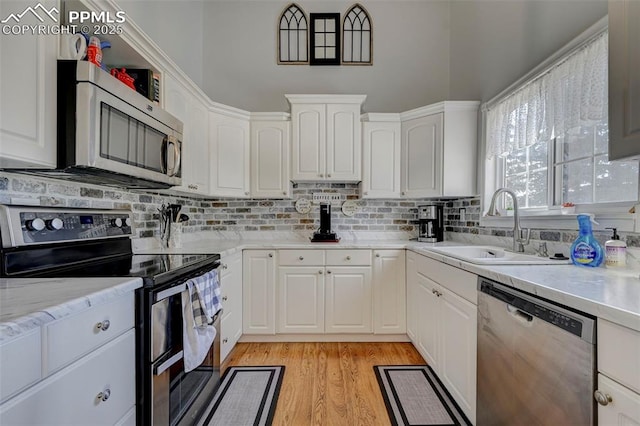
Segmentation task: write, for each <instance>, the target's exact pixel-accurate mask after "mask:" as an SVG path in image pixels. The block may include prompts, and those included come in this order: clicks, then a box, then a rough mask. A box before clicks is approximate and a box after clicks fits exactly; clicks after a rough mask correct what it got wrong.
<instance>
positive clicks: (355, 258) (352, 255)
mask: <svg viewBox="0 0 640 426" xmlns="http://www.w3.org/2000/svg"><path fill="white" fill-rule="evenodd" d="M369 265H371V250H327V266H369Z"/></svg>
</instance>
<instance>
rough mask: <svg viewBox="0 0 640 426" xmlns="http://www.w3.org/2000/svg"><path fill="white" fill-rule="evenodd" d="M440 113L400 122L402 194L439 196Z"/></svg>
mask: <svg viewBox="0 0 640 426" xmlns="http://www.w3.org/2000/svg"><path fill="white" fill-rule="evenodd" d="M442 133H443V114H442V113H440V114H433V115H429V116H426V117H420V118H415V119H412V120H408V121H405V122H403V123H402V150H403V152H402V195H403V196H404V197H409V198H419V197H435V196H439V195H442Z"/></svg>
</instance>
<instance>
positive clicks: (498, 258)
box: [429, 246, 569, 265]
mask: <svg viewBox="0 0 640 426" xmlns="http://www.w3.org/2000/svg"><path fill="white" fill-rule="evenodd" d="M429 250H431V251H434V252H436V253H440V254H444V255H447V256H451V257H455V258H456V259H460V260H464V261H465V262H469V263H475V264H479V265H566V264H567V263H569V261H568V260H554V259H549V258H548V257H538V256H533V255H530V254H524V253H514V252H511V251H507V250H505V249H503V248H500V247H491V246H451V247H430V248H429Z"/></svg>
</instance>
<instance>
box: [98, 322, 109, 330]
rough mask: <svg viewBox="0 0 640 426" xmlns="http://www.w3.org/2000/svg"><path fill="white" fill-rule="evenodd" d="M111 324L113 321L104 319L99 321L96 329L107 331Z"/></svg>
mask: <svg viewBox="0 0 640 426" xmlns="http://www.w3.org/2000/svg"><path fill="white" fill-rule="evenodd" d="M110 325H111V322H110V321H109V320H104V321H101V322H99V323H97V324H96V330H98V331H100V330H102V331H107V330H108V329H109V326H110Z"/></svg>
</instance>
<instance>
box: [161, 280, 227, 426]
mask: <svg viewBox="0 0 640 426" xmlns="http://www.w3.org/2000/svg"><path fill="white" fill-rule="evenodd" d="M182 291H184V286H183V285H181V286H177V287H173V288H170V289H168V290H165V291H162V292H160V293H158V295H157V300H156V302H155V303H154V304H153V305H152V307H151V359H150V360H149V361H150V364H149V365H150V368H151V379H152V383H151V400H150V402H151V403H152V407H151V424H157V425H170V426H173V425H175V424H177V422H178V421H180V420H181V419H182V418H183V417H186V418H194V417H198V416H199V415H200V414H201V413H200V411H201V410H202V408H201V407H198V406H196V405H194V401H195V400H196V399H198V397H199V396H200V395H201V393H202V392H203V390H204V391H205V392H212V391H214V390H215V387H216V386H217V383H218V381H219V379H220V317H221V315H220V313H218V314H217V315H216V316H215V317H214V326H215V328H216V337H215V340H214V342H213V344H212V346H211V349H210V350H209V352H208V353H207V355H206V357H205V359H204V361H203V362H202V364H201V365H200V366H199V367H197V368H196V369H194V370H192V371H190V372H188V373H185V372H184V360H183V358H184V354H183V350H182V348H183V345H182V341H183V338H182Z"/></svg>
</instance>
